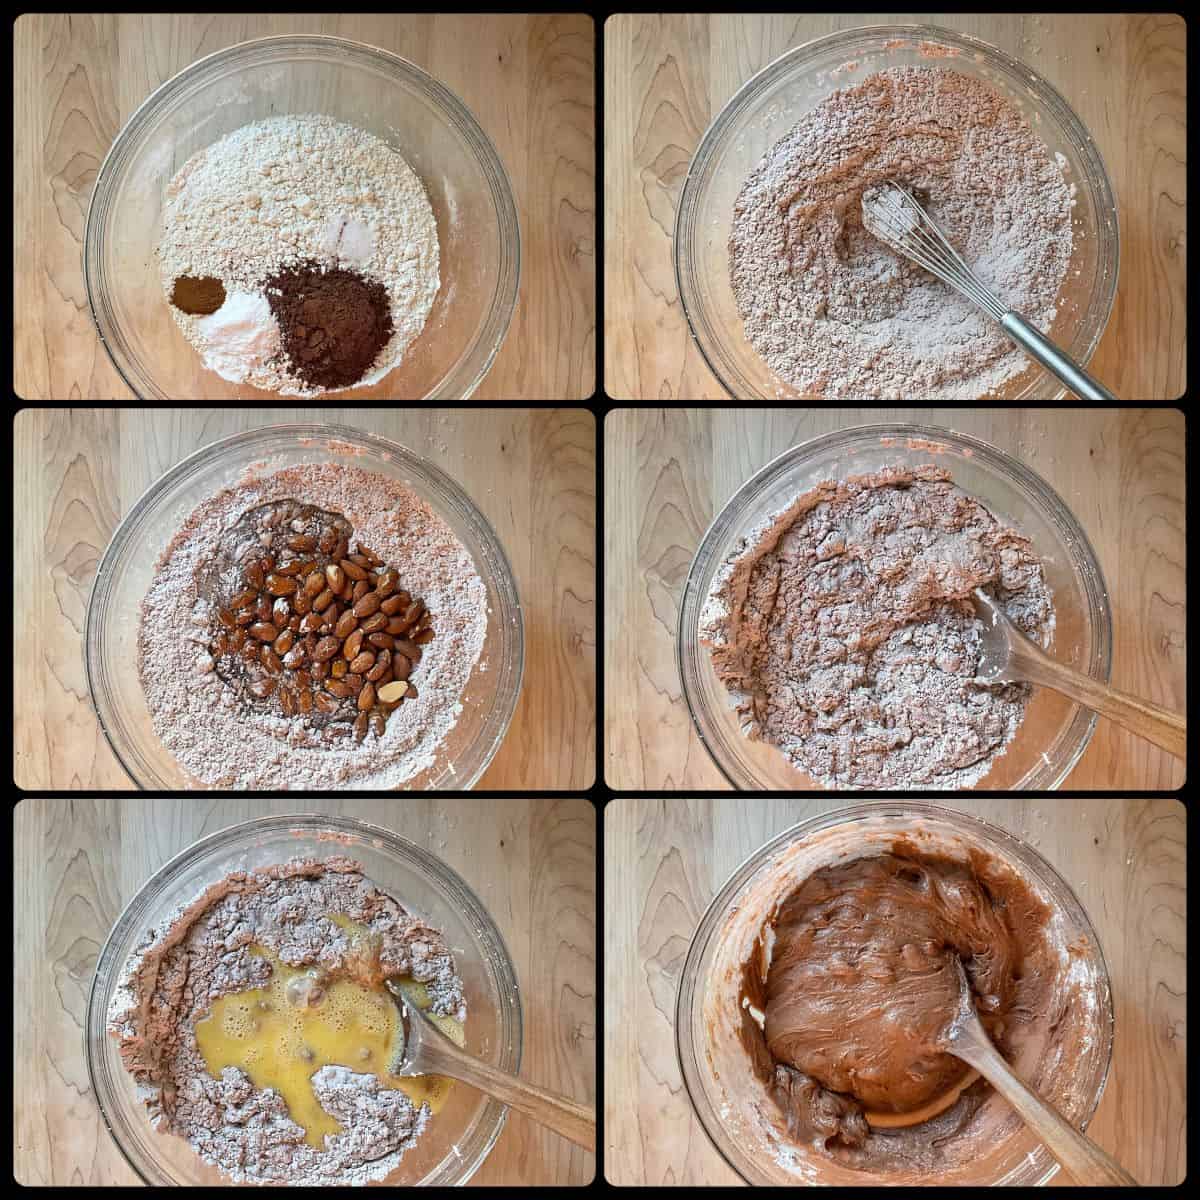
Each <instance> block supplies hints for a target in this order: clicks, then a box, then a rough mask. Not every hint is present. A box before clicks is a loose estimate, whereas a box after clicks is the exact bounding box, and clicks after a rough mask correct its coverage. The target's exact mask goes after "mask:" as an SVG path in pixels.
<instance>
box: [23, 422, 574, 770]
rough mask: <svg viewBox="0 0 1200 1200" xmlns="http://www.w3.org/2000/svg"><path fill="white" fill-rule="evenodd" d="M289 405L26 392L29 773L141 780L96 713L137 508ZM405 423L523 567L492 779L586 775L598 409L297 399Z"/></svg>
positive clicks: (403, 428) (378, 429) (391, 430)
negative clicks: (103, 598) (119, 554)
mask: <svg viewBox="0 0 1200 1200" xmlns="http://www.w3.org/2000/svg"><path fill="white" fill-rule="evenodd" d="M280 419H281V414H280V412H279V410H278V409H257V410H256V409H230V408H223V409H203V408H195V409H157V410H150V409H119V408H117V409H25V410H24V411H22V412H21V413H19V414H18V416H17V418H16V420H15V422H14V437H15V443H16V454H15V460H16V474H15V478H14V485H13V486H14V490H13V501H14V508H15V511H16V512H18V513H21V514H22V520H20V521H18V522H17V524H16V530H15V533H14V553H15V557H16V560H17V561H18V562H19V563H20V564H21V568H20V569H21V571H22V572H24V574H23V576H22V577H23V578H26V579H29V580H34V581H36V582H35V585H34V586H33V587H30V588H18V589H16V591H15V592H14V606H15V610H14V624H15V637H14V648H13V653H14V656H15V663H16V666H17V670H18V672H19V673H20V675H21V676H22V677H23V678H25V679H26V680H27V681H28V688H27V690H26V692H25V696H24V699H23V701H22V703H21V704H19V705H18V706H17V708H16V713H15V716H14V762H13V771H14V777H15V780H16V782H17V784H18V785H19V786H21V787H24V788H28V789H56V790H58V789H63V790H83V789H86V790H104V789H109V788H128V787H130V786H131V784H130V782H129V780H128V778H127V777H126V776H125V773H124V772H123V771H122V769H121V767H120V765H119V764H118V763H117V761H116V759H115V758H114V757H113V755H112V752H111V751H110V750H109V748H108V743H107V742H106V741H105V739H104V737H103V735H102V734H101V732H100V729H99V726H98V724H97V722H96V719H95V715H94V713H93V711H92V707H91V701H90V698H89V696H88V690H87V680H86V678H85V675H84V666H83V632H84V618H85V615H86V610H87V601H88V595H89V592H90V589H91V585H92V579H93V578H94V576H95V573H96V569H97V567H98V565H99V561H100V558H101V556H102V555H103V553H104V550H105V547H106V546H107V545H108V542H109V539H110V538H111V536H112V534H113V532H114V531H115V529H116V527H117V524H118V522H119V521H120V519H121V517H122V516H123V515H124V514H125V513H126V512H128V511H129V508H130V507H131V505H132V504H133V503H134V501H136V500H137V498H138V497H139V496H140V495H141V494H142V492H143V491H145V489H146V488H147V487H149V486H150V484H151V483H153V482H154V481H155V480H156V479H157V478H159V476H161V475H162V474H163V473H164V472H165V471H166V470H167V469H168V468H170V467H171V466H173V465H174V464H175V463H177V462H178V461H179V460H180V459H182V458H185V457H187V455H189V454H191V453H192V452H193V451H194V450H196V449H198V448H199V447H201V446H205V445H208V444H209V443H211V442H214V441H216V440H218V439H220V438H223V437H227V436H229V435H231V434H234V433H238V432H240V431H242V430H246V429H253V428H258V427H261V426H263V425H269V424H271V423H273V422H278V421H279V420H280ZM286 419H287V420H295V421H336V422H339V423H341V424H344V425H349V426H352V427H354V428H358V429H363V430H368V431H370V432H372V433H377V434H381V435H383V436H384V437H391V438H394V439H395V440H397V441H399V442H402V443H404V445H406V446H408V447H410V448H411V449H413V450H414V451H416V452H417V453H418V454H423V455H425V456H427V457H428V458H430V459H431V460H432V461H433V462H434V463H436V464H437V465H438V466H440V467H441V468H442V469H443V470H445V471H446V472H447V473H449V474H450V475H451V476H452V477H453V478H454V479H456V480H457V481H458V482H459V483H460V484H461V485H462V486H463V487H464V488H465V490H466V491H467V493H468V494H469V495H470V496H471V499H472V500H473V501H474V502H475V503H476V504H477V505H478V506H479V508H480V509H481V510H482V511H483V513H484V515H485V516H486V517H487V518H488V520H489V521H490V522H491V524H492V527H493V528H494V529H495V531H496V534H497V536H498V537H499V538H500V541H501V544H502V545H503V546H504V549H505V552H506V553H507V555H508V558H509V562H510V563H511V564H512V568H513V571H514V573H515V575H516V580H517V588H518V591H519V594H520V597H521V605H522V610H523V614H524V619H525V639H526V643H525V679H524V685H523V688H522V694H521V699H520V700H519V702H518V704H517V710H516V713H515V714H514V717H513V721H512V725H511V726H510V728H509V732H508V736H507V737H506V738H505V740H504V743H503V745H502V746H501V747H500V750H499V751H498V753H497V754H496V757H495V758H494V759H493V761H492V764H491V766H490V767H489V768H488V770H487V772H486V773H485V774H484V776H483V778H482V779H481V780H480V781H479V784H478V787H479V788H481V789H512V790H518V791H525V790H549V789H562V790H571V789H580V790H582V789H584V788H587V787H589V786H590V785H591V783H592V782H593V780H594V779H595V775H596V771H595V739H596V732H595V729H596V698H595V674H596V672H595V650H596V633H595V628H596V625H595V589H596V563H595V545H596V534H595V521H596V495H595V489H596V458H595V438H596V422H595V418H594V417H593V416H592V414H591V413H590V412H589V411H587V410H586V409H538V410H534V411H530V410H525V409H512V410H509V409H483V410H470V409H462V410H460V409H426V410H417V409H390V410H389V409H379V408H374V409H352V408H340V409H290V410H288V412H287V414H286Z"/></svg>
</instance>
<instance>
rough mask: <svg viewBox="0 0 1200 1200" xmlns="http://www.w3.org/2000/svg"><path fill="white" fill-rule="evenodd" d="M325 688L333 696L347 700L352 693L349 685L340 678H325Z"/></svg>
mask: <svg viewBox="0 0 1200 1200" xmlns="http://www.w3.org/2000/svg"><path fill="white" fill-rule="evenodd" d="M325 690H326V691H327V692H329V693H331V694H332V695H334V696H339V697H341V699H343V700H347V699H349V698H350V697H351V696H352V695H354V693H353V692H352V691H351V690H350V688H349V686H348V685H347V684H345V683H344V682H343V681H342V680H340V679H327V680H326V681H325Z"/></svg>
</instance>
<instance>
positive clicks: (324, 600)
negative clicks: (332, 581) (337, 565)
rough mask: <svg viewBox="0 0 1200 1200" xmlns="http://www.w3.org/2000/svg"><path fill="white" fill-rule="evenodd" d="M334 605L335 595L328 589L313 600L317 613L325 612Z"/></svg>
mask: <svg viewBox="0 0 1200 1200" xmlns="http://www.w3.org/2000/svg"><path fill="white" fill-rule="evenodd" d="M332 603H333V593H332V592H331V591H330V590H329V589H328V588H326V589H325V590H324V591H323V592H322V593H321V594H320V595H319V596H317V597H316V598H315V599H314V600H313V608H314V610H315V611H317V612H324V611H325V610H326V609H327V608H328V607H329V606H330V605H331V604H332Z"/></svg>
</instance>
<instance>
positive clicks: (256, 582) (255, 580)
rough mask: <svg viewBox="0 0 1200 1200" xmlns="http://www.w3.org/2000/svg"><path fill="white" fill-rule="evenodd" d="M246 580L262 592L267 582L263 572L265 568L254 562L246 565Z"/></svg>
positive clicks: (257, 590)
mask: <svg viewBox="0 0 1200 1200" xmlns="http://www.w3.org/2000/svg"><path fill="white" fill-rule="evenodd" d="M246 582H247V583H248V584H249V585H250V586H251V587H252V588H253V589H254V590H255V591H256V592H261V591H262V589H263V584H264V583H265V582H266V577H265V576H264V574H263V569H262V567H261V566H259V564H258V563H256V562H252V563H250V564H249V565H248V566H247V567H246Z"/></svg>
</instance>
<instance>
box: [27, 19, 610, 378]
mask: <svg viewBox="0 0 1200 1200" xmlns="http://www.w3.org/2000/svg"><path fill="white" fill-rule="evenodd" d="M14 29H15V34H14V36H15V45H14V51H13V72H14V90H13V95H14V103H15V118H14V124H13V128H14V131H15V160H14V162H15V179H16V183H15V186H14V191H13V200H14V205H15V214H14V215H15V222H14V225H15V235H16V236H15V238H14V248H15V264H14V265H15V272H16V274H15V280H14V284H15V294H16V295H17V296H18V297H20V300H19V303H18V304H17V311H16V320H15V323H14V351H13V358H14V378H13V386H14V388H15V390H16V392H17V393H18V395H20V396H22V397H23V398H25V399H29V400H33V399H51V400H71V399H78V398H83V399H88V400H122V399H128V398H130V393H129V391H128V389H127V388H126V387H125V385H124V384H123V382H122V381H121V379H120V377H119V376H118V375H117V373H116V371H115V370H113V368H112V366H111V365H110V363H109V361H108V356H107V355H106V354H105V353H104V350H103V349H102V348H101V345H100V342H99V340H98V339H97V337H96V332H95V328H94V326H93V324H92V319H91V315H90V312H89V309H88V299H87V292H86V290H85V288H84V284H83V269H82V265H81V255H82V248H83V232H84V225H85V222H86V219H87V207H88V201H89V199H90V197H91V193H92V186H93V184H94V183H95V180H96V174H97V172H98V171H99V169H100V164H101V162H102V161H103V159H104V156H105V154H107V152H108V149H109V147H110V146H111V144H112V142H113V139H114V138H115V137H116V136H117V133H118V132H119V131H120V129H121V127H122V125H123V124H124V122H125V121H126V119H127V118H128V117H129V116H130V114H131V113H132V112H133V111H134V109H135V108H136V107H137V106H138V105H139V104H141V102H142V101H143V100H145V98H146V97H147V96H149V95H150V93H151V92H152V91H153V90H154V89H155V88H156V87H158V85H159V84H161V83H163V82H164V81H166V80H167V79H170V78H171V77H172V76H173V75H175V74H176V73H177V72H179V71H181V70H182V69H183V68H184V67H186V66H187V65H188V64H189V63H191V62H194V61H195V60H196V59H198V58H202V57H204V56H205V55H208V54H212V53H213V52H214V51H216V50H220V49H222V48H223V47H226V46H231V45H233V44H234V43H236V42H242V41H247V40H248V39H250V38H258V37H268V36H271V35H277V34H298V33H315V34H327V35H332V36H337V37H344V38H350V39H352V40H356V41H362V42H366V43H368V44H370V45H373V46H379V47H380V48H382V49H384V50H390V51H393V52H395V53H397V54H401V55H403V56H404V57H405V58H408V59H410V60H411V61H413V62H415V63H416V64H417V65H418V66H420V67H423V68H424V69H425V70H427V71H429V72H430V74H432V75H434V76H435V77H436V78H438V79H439V80H441V81H442V82H443V83H445V84H446V86H447V87H449V88H450V89H451V90H453V91H454V92H456V93H457V94H458V96H459V97H460V98H461V99H462V100H463V102H464V103H465V104H466V105H467V107H468V108H469V109H470V110H471V112H472V114H473V115H474V116H475V118H476V120H477V121H478V122H479V124H480V125H481V126H482V127H483V129H484V131H485V132H486V133H487V135H488V137H489V138H490V139H491V140H492V142H493V144H494V145H495V147H496V150H497V152H498V153H499V155H500V158H501V160H502V162H503V163H504V166H505V169H506V170H507V172H508V177H509V179H510V180H511V182H512V187H513V193H514V197H515V200H516V205H517V216H518V219H519V221H520V225H521V238H522V263H521V292H520V297H519V301H518V305H517V311H516V314H515V315H514V317H513V321H512V325H511V327H510V328H509V331H508V337H507V339H506V340H505V343H504V346H503V347H502V349H501V351H500V354H499V355H498V357H497V358H496V361H495V363H494V365H493V366H492V369H491V371H490V373H489V374H488V376H487V378H486V379H485V380H484V381H483V383H482V384H481V385H480V387H479V389H478V390H477V391H476V393H475V396H476V398H477V399H480V400H497V399H499V400H514V399H517V400H520V399H530V400H577V399H585V398H587V397H589V396H591V394H592V392H593V391H594V390H595V360H596V343H595V327H596V287H595V275H596V264H595V209H596V199H595V161H596V152H595V111H594V104H595V38H596V34H595V27H594V24H593V22H592V19H591V18H590V17H589V16H586V15H585V14H581V13H575V14H566V15H562V14H559V15H553V14H545V15H532V16H531V15H522V14H513V15H504V14H487V13H482V14H480V13H470V14H437V15H430V14H425V13H409V14H403V15H395V14H389V15H369V14H368V15H355V14H342V15H332V16H321V15H296V16H288V15H283V14H272V15H261V14H240V15H224V16H214V15H212V14H188V13H175V14H170V15H144V14H133V15H124V16H122V15H113V14H108V13H101V14H90V15H70V16H66V15H62V14H50V15H26V16H23V17H22V18H20V19H19V20H18V21H17V22H16V25H15V27H14Z"/></svg>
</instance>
